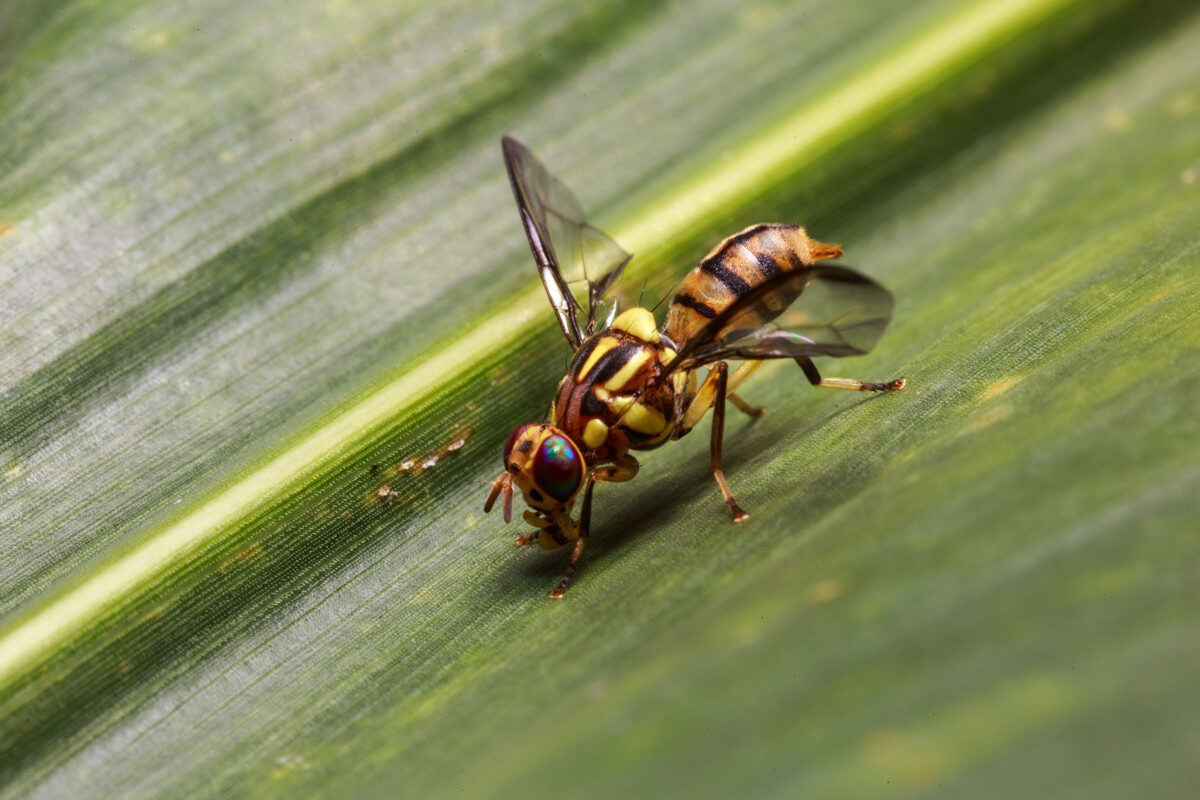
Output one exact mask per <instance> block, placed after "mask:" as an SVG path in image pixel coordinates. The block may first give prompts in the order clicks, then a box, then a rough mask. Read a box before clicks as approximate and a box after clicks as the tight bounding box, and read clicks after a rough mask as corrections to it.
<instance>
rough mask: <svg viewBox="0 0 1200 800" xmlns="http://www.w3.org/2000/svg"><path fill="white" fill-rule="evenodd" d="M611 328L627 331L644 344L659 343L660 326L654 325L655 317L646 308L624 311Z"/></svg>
mask: <svg viewBox="0 0 1200 800" xmlns="http://www.w3.org/2000/svg"><path fill="white" fill-rule="evenodd" d="M610 327H613V328H616V329H617V330H619V331H625V332H626V333H628V334H629V335H630V336H633V337H635V338H637V339H641V340H642V341H643V342H650V343H652V344H653V343H655V342H657V341H658V326H657V325H655V324H654V315H653V314H651V313H650V310H649V309H646V308H640V307H639V308H631V309H629V310H627V311H622V312H621V314H620V316H618V317H617V318H616V319H614V320H613V323H612V325H611V326H610Z"/></svg>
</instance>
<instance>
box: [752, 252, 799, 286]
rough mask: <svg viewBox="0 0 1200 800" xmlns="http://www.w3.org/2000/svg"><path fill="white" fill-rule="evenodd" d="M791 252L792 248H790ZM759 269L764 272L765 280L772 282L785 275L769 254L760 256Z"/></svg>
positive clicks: (760, 254) (762, 253) (763, 253)
mask: <svg viewBox="0 0 1200 800" xmlns="http://www.w3.org/2000/svg"><path fill="white" fill-rule="evenodd" d="M788 249H789V250H790V249H791V248H788ZM758 269H759V271H760V272H762V275H763V278H765V279H766V280H770V279H771V278H778V277H779V276H780V275H782V274H783V270H781V269H780V268H779V262H778V261H776V260H775V259H774V258H773V257H772V256H771V255H770V254H769V253H765V252H761V253H759V254H758Z"/></svg>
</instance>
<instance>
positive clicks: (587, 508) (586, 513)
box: [550, 473, 596, 600]
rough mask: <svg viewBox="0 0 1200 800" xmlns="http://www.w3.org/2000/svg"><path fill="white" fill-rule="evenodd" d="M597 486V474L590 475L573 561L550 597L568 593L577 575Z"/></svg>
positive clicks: (557, 597)
mask: <svg viewBox="0 0 1200 800" xmlns="http://www.w3.org/2000/svg"><path fill="white" fill-rule="evenodd" d="M595 485H596V474H595V473H591V474H589V475H588V482H587V488H586V489H584V490H583V510H582V511H581V512H580V514H579V538H578V539H576V540H575V549H574V550H573V551H572V552H571V560H570V561H568V562H567V571H566V572H564V573H563V576H562V580H561V581H559V582H558V586H555V587H554V591H552V592H550V596H551V597H553V598H554V599H555V600H558V599H559V598H561V597H562V596H563V593H565V592H566V591H567V584H569V583H570V582H571V576H572V575H574V574H575V564H576V563H578V561H579V554H580V553H582V552H583V546H584V545H585V544H587V538H588V530H589V529H590V528H591V523H592V487H593V486H595Z"/></svg>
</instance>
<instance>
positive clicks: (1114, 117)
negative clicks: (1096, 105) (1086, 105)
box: [1104, 108, 1133, 133]
mask: <svg viewBox="0 0 1200 800" xmlns="http://www.w3.org/2000/svg"><path fill="white" fill-rule="evenodd" d="M1104 127H1106V128H1108V129H1109V130H1110V131H1116V132H1117V133H1125V132H1126V131H1129V130H1132V129H1133V117H1131V116H1129V114H1128V113H1126V112H1125V111H1122V110H1121V109H1119V108H1110V109H1108V110H1107V111H1105V112H1104Z"/></svg>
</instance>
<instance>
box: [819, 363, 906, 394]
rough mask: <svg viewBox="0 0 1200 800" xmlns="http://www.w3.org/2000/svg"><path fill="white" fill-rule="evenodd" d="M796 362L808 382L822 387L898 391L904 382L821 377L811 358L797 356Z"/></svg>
mask: <svg viewBox="0 0 1200 800" xmlns="http://www.w3.org/2000/svg"><path fill="white" fill-rule="evenodd" d="M796 363H797V364H799V365H800V369H802V370H804V377H806V378H808V382H809V383H811V384H812V385H813V386H819V387H820V388H822V389H849V390H851V391H855V392H898V391H900V390H901V389H903V388H904V385H905V383H906V381H905V380H904V378H896V380H894V381H888V382H887V383H867V382H866V381H859V380H855V379H854V378H822V377H821V373H820V372H818V371H817V367H816V365H815V364H813V362H812V359H811V358H797V359H796Z"/></svg>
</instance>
